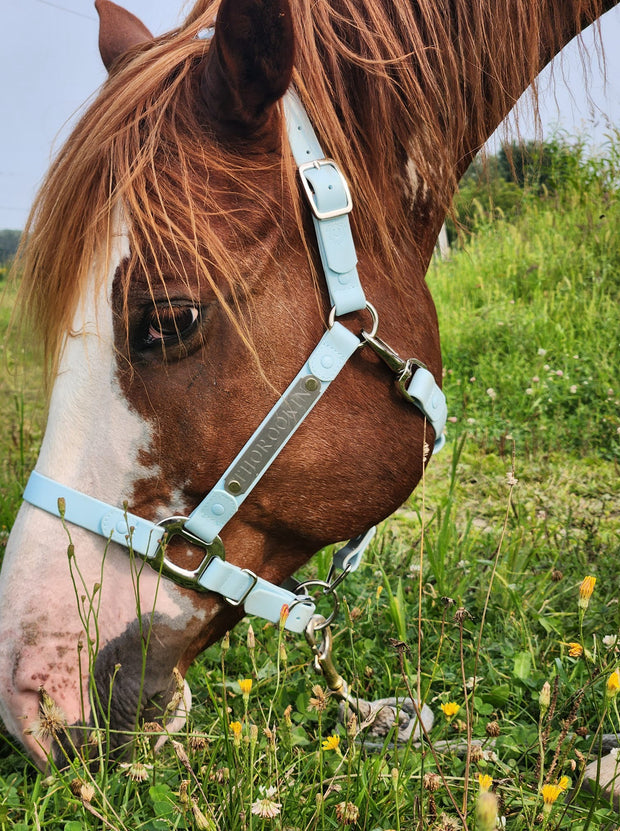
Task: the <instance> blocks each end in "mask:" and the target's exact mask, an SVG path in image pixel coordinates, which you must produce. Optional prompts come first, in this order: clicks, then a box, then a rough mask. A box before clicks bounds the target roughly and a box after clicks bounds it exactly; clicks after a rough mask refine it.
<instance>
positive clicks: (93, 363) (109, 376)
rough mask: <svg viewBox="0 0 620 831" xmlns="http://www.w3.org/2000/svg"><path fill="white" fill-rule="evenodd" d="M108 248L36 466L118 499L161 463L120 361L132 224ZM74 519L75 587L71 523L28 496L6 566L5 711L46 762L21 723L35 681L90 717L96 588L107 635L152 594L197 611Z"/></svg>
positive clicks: (72, 713) (182, 621) (1, 638)
mask: <svg viewBox="0 0 620 831" xmlns="http://www.w3.org/2000/svg"><path fill="white" fill-rule="evenodd" d="M111 248H112V251H111V256H110V259H109V268H108V269H107V275H106V279H105V280H103V281H101V283H102V285H101V288H100V289H99V291H98V292H97V293H96V291H95V287H96V285H97V280H96V271H95V269H93V273H92V278H91V286H90V287H87V290H86V298H87V299H86V301H85V302H83V303H82V304H80V305H79V306H78V309H77V312H76V315H75V319H74V323H73V332H72V333H71V334H70V335H69V336H68V337H67V339H66V342H65V345H64V350H63V354H62V357H61V362H60V369H59V373H58V377H57V379H56V382H55V384H54V389H53V393H52V397H51V403H50V411H49V419H48V425H47V430H46V433H45V438H44V440H43V445H42V448H41V454H40V457H39V461H38V463H37V470H38V471H39V472H40V473H42V474H44V475H46V476H48V477H50V478H52V479H55V480H56V481H58V482H60V483H62V484H64V485H67V486H69V487H71V488H74V489H76V490H79V491H82V492H84V493H86V494H89V495H91V496H94V497H96V498H98V499H100V500H103V501H106V502H109V503H110V504H112V505H115V506H117V505H122V504H123V501H124V500H126V499H130V498H131V497H132V489H133V483H134V481H136V480H137V479H138V478H141V477H142V476H144V475H145V474H147V473H148V474H150V475H154V473H155V471H154V470H148V471H147V470H146V469H145V468H144V467H141V466H140V464H139V462H138V458H139V453H140V451H141V450H144V449H147V448H148V447H149V444H150V440H151V428H150V426H149V424H148V422H146V421H144V420H143V419H142V418H140V417H139V416H138V415H137V414H136V413H135V412H133V411H132V410H131V409H130V408H129V406H128V403H127V401H126V400H125V399H124V397H123V395H122V391H121V389H120V387H119V385H118V382H117V379H116V371H115V369H116V361H115V351H114V335H113V324H112V310H111V304H110V299H111V292H112V284H113V280H114V276H115V273H116V270H117V268H118V266H119V265H120V264H121V262H122V261H123V259H124V258H125V257H127V256H128V254H129V244H128V239H127V235H126V234H119V235H118V236H115V237H114V238H113V242H112V246H111ZM68 530H69V532H70V534H71V538H72V541H73V543H74V546H75V559H74V560H73V561H72V563H73V579H74V580H75V584H76V585H75V588H74V585H73V583H72V580H71V575H70V571H69V558H68V557H67V545H68V542H69V540H68V535H67V531H65V529H63V527H62V524H61V522H60V521H59V520H58V519H57V518H56V517H53V516H51V515H50V514H47V513H45V512H44V511H42V510H40V509H38V508H35V507H33V506H31V505H28V504H26V503H25V504H23V505H22V507H21V509H20V512H19V515H18V518H17V520H16V523H15V526H14V528H13V531H12V533H11V537H10V540H9V543H8V545H7V550H6V554H5V558H4V565H3V568H2V572H1V574H0V715H1V716H2V718H3V720H4V722H5V724H6V726H7V728H8V729H9V730H10V731H11V732H12V733H13V734H14V735H15V736H17V737H18V738H20V739H21V740H22V741H23V742H24V744H26V746H27V747H28V749H29V750H30V751H31V753H32V754H33V755H34V756H35V757H37V758H38V760H39V762H40V763H42V764H43V761H44V751H43V752H42V751H41V749H40V747H39V742H38V741H37V739H36V738H34V737H29V736H28V735H26V736H24V733H23V731H24V729H25V728H27V727H29V726H30V725H31V724H32V722H33V721H35V719H36V718H37V715H38V704H39V696H38V690H39V688H40V687H41V686H44V687H45V689H46V691H47V692H48V693H49V694H50V695H51V696H52V698H53V699H54V700H55V701H56V702H57V703H58V704H59V705H60V707H61V708H62V709H63V710H64V712H65V714H66V717H67V720H68V722H69V723H73V722H76V721H82V720H83V719H84V718H88V709H89V705H88V689H87V682H88V651H87V649H85V648H84V643H85V642H86V641H85V638H84V634H83V633H84V629H85V626H88V627H89V628H90V636H91V637H94V632H95V621H94V615H93V614H92V613H89V611H88V610H89V600H88V598H89V597H92V598H94V600H93V604H92V607H93V608H94V609H96V610H97V630H96V631H97V632H98V633H99V638H100V640H101V647H103V646H104V645H105V643H107V642H109V641H111V640H113V639H114V638H116V637H119V636H120V635H122V634H123V633H124V632H125V630H126V629H127V627H128V626H129V624H130V623H132V622H133V621H135V619H136V616H137V611H136V610H137V608H138V607H139V608H140V610H141V612H142V614H143V615H144V614H147V615H148V614H149V612H151V611H153V610H154V608H155V603H156V604H157V612H158V613H161V614H163V615H165V616H166V617H167V625H169V626H170V627H172V628H177V629H179V630H181V629H184V628H185V627H186V625H187V622H188V620H189V619H190V618H192V617H194V618H195V616H196V611H195V609H194V607H193V605H192V604H191V603H190V602H189V601H188V600H187V599H185V598H184V597H183V596H182V595H180V593H179V592H178V591H177V590H176V588H175V587H173V586H172V585H171V584H170V583H168V582H167V581H165V580H164V581H159V578H158V575H157V574H156V573H155V572H154V571H153V570H152V569H150V568H148V567H144V568H143V569H142V572H141V575H140V578H139V580H137V581H136V579H135V577H134V579H133V580H132V577H131V567H130V562H129V557H128V554H127V552H126V551H125V550H124V549H121V548H120V547H119V546H116V545H109V546H108V549H107V553H106V555H105V560H104V561H103V552H104V548H105V545H106V544H105V541H104V540H103V538H102V537H99V536H96V535H94V534H91V533H90V532H88V531H85V530H83V529H81V528H79V527H77V526H73V525H70V526H68ZM136 583H137V585H138V588H137V589H136V586H135V585H134V584H136ZM97 584H100V586H101V587H100V588H99V589H96V588H95V587H96V585H97ZM136 595H138V597H136ZM80 643H81V644H82V646H80ZM83 702H86V704H85V706H84V705H83ZM84 709H85V710H86V712H83V710H84Z"/></svg>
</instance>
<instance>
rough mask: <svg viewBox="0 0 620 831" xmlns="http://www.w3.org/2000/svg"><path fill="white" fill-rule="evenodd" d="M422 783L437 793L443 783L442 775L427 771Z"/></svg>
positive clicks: (425, 787) (427, 788) (426, 788)
mask: <svg viewBox="0 0 620 831" xmlns="http://www.w3.org/2000/svg"><path fill="white" fill-rule="evenodd" d="M422 784H423V785H424V789H425V790H427V791H429V792H430V793H436V791H438V790H439V789H440V788H441V785H442V782H441V776H440V775H439V774H438V773H425V774H424V778H423V780H422Z"/></svg>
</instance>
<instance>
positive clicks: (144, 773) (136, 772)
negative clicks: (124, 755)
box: [119, 762, 153, 782]
mask: <svg viewBox="0 0 620 831" xmlns="http://www.w3.org/2000/svg"><path fill="white" fill-rule="evenodd" d="M119 767H120V768H121V769H122V770H124V771H125V776H127V778H128V779H131V781H132V782H146V781H147V779H148V778H149V770H152V769H153V765H145V764H143V763H142V762H121V764H120V765H119Z"/></svg>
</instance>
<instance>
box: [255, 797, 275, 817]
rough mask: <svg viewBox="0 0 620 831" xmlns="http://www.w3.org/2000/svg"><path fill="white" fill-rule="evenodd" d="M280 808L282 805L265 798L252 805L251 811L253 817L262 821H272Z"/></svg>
mask: <svg viewBox="0 0 620 831" xmlns="http://www.w3.org/2000/svg"><path fill="white" fill-rule="evenodd" d="M281 808H282V803H280V802H274V801H273V799H269V797H266V796H265V797H263V798H262V799H257V800H256V802H253V803H252V808H251V811H252V813H253V814H254V815H255V816H257V817H261V818H262V819H273V818H274V817H277V816H278V814H279V813H280V809H281Z"/></svg>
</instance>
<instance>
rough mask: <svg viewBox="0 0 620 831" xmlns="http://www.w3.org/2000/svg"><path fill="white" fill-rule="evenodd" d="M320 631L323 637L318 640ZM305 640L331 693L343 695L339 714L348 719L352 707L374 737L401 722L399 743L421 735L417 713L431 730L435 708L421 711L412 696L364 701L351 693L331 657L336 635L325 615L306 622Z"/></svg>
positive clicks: (378, 736)
mask: <svg viewBox="0 0 620 831" xmlns="http://www.w3.org/2000/svg"><path fill="white" fill-rule="evenodd" d="M317 632H320V633H321V641H320V642H317V637H316V635H317ZM305 635H306V641H307V642H308V645H309V646H310V649H311V650H312V653H313V655H314V668H315V670H316V671H317V672H318V673H320V674H322V675H323V677H324V678H325V683H326V684H327V687H328V689H329V691H330V692H331V694H332V695H335V696H337V697H338V698H340V699H341V701H342V703H341V704H340V711H339V716H340V720H341V721H343V722H345V721H346V719H347V718H348V716H347V708H350V709H351V710H352V711H353V712H354V713H355V715H356V716H357V717H358V718H359V720H360V725H359V730H360V731H361V730H364V729H365V728H368V733H369V734H370V735H371V736H372V737H374V738H384V737H385V736H387V734H388V733H389V732H390V730H391V729H392V728H393V727H394V726H395V724H396V723H398V730H397V732H396V735H395V741H396V742H397V743H399V744H401V743H404V742H407V741H409V739H410V738H411V736H412V734H413V740H414V742H417V741H419V739H420V733H421V730H420V724H419V719H418V714H419V716H420V718H421V720H422V723H423V725H424V729H425V730H426V732H428V731H429V730H430V729H431V728H432V726H433V721H434V716H433V712H432V710H431V709H430V707H428V706H427V705H426V704H423V705H422V708H421V711H419V710H418V708H417V707H416V705H415V704H414V703H413V701H412V700H411V699H410V698H380V699H378V700H377V701H365V700H364V699H363V698H358V696H356V695H351V693H350V691H349V685H348V684H347V682H346V681H345V679H344V678H343V677H342V675H341V674H340V673H339V672H338V670H337V669H336V667H335V665H334V661H333V658H332V647H333V637H332V631H331V628H330V626H329V623H328V622H327V621H326V619H325V618H324V617H323V615H313V616H312V617H311V618H310V621H309V623H308V625H307V626H306V632H305Z"/></svg>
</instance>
